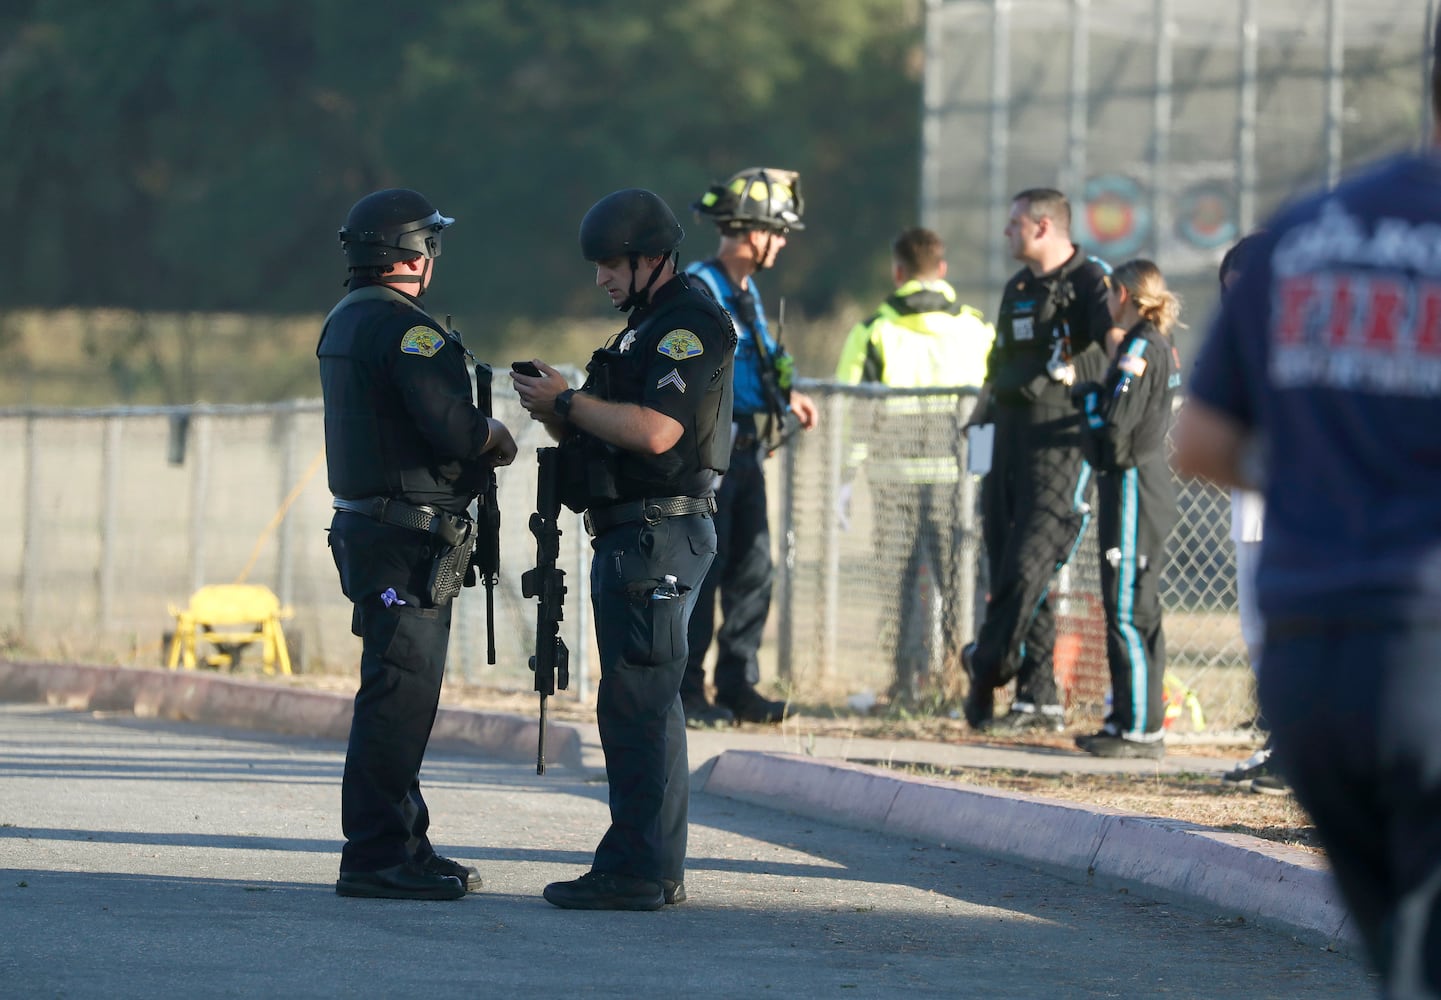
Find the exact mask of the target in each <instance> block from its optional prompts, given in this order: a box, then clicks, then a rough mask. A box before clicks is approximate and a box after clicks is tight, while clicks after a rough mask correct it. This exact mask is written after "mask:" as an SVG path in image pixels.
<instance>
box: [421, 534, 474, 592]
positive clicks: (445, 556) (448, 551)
mask: <svg viewBox="0 0 1441 1000" xmlns="http://www.w3.org/2000/svg"><path fill="white" fill-rule="evenodd" d="M464 523H465V530H464V532H463V533H462V535H461V537H460V540H459V541H458V542H456V544H454V545H445V544H444V543H441V542H439V540H438V539H437V544H440V545H441V548H440V551H439V552H438V553H437V554H436V556H435V559H434V561H433V562H432V563H431V564H430V582H429V585H428V591H429V596H430V602H431V604H433V605H435V606H436V607H443V606H444V605H446V604H449V603H450V602H451V601H452V600H454V599H455V595H456V594H459V593H460V588H461V587H462V586H464V585H465V577H466V572H467V571H468V570H469V568H470V560H471V556H472V555H474V553H475V543H476V530H475V522H474V521H466V522H464Z"/></svg>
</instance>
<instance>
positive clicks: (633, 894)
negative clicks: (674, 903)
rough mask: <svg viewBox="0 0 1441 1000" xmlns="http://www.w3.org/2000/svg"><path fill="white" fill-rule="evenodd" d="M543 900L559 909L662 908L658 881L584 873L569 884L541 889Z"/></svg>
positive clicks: (661, 895)
mask: <svg viewBox="0 0 1441 1000" xmlns="http://www.w3.org/2000/svg"><path fill="white" fill-rule="evenodd" d="M544 895H545V900H546V902H548V903H551V904H553V905H555V906H559V907H560V908H561V909H563V910H659V909H660V908H661V907H662V906H664V905H665V890H664V889H663V888H662V886H661V883H660V882H653V881H651V880H650V879H644V878H636V877H635V876H633V875H614V874H611V873H610V872H586V873H585V874H584V875H582V876H581V877H580V878H578V879H575V880H573V881H570V882H552V883H551V884H550V885H548V886H546V887H545V892H544Z"/></svg>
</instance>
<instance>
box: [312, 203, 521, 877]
mask: <svg viewBox="0 0 1441 1000" xmlns="http://www.w3.org/2000/svg"><path fill="white" fill-rule="evenodd" d="M454 221H455V220H454V219H451V218H447V217H446V216H444V215H441V214H440V213H439V212H437V211H436V210H435V208H434V206H432V205H431V204H430V202H429V201H427V200H426V199H425V198H424V197H422V196H421V195H420V194H418V193H416V192H415V191H410V190H406V189H403V188H393V189H388V190H384V191H377V192H375V193H374V194H370V195H367V196H366V197H364V198H362V199H361V200H360V201H358V202H356V203H355V206H354V207H353V208H351V210H350V214H349V215H348V216H347V217H346V220H345V226H344V228H342V229H341V230H340V244H341V248H342V249H343V250H344V252H345V256H346V259H347V261H348V262H349V267H350V278H349V280H348V282H347V284H348V285H349V287H350V291H349V294H347V295H346V296H345V297H344V298H343V299H341V301H340V302H339V304H337V305H336V307H335V308H334V309H332V310H331V312H330V315H329V316H327V317H326V319H325V324H324V328H323V330H322V331H321V335H320V345H319V347H318V348H317V349H316V355H317V356H318V357H319V358H320V381H321V389H322V391H323V394H324V397H325V450H326V459H327V462H328V466H329V475H330V490H331V492H332V493H333V494H334V495H335V508H336V513H335V518H334V520H333V521H332V522H331V527H330V549H331V554H332V555H333V556H334V558H335V565H336V568H337V569H338V570H339V571H340V585H341V588H342V590H344V592H345V595H346V596H347V597H349V598H350V600H351V601H352V602H353V603H354V605H355V613H354V618H353V621H352V626H351V628H352V631H354V632H355V634H356V635H358V636H360V637H361V640H362V652H361V657H360V690H359V691H358V692H357V693H356V696H355V714H354V717H353V720H352V722H351V728H350V744H349V746H348V748H347V750H346V755H345V774H344V777H343V778H342V782H341V826H342V828H343V829H344V832H345V847H344V848H343V849H342V851H341V856H340V879H339V881H338V882H336V886H335V891H336V892H337V893H338V894H340V895H342V896H365V897H385V898H392V899H456V898H459V897H461V896H463V895H464V894H465V892H466V890H467V889H470V890H472V891H473V890H477V889H479V888H480V873H479V872H478V871H476V869H475V868H473V867H471V866H469V865H463V864H460V863H458V862H455V861H451V860H450V859H448V858H444V857H441V856H440V855H439V854H437V853H436V852H435V849H434V848H433V847H432V846H431V844H430V840H429V838H428V837H427V835H426V834H427V829H428V827H429V825H430V814H429V812H428V811H427V809H426V805H425V799H424V798H423V797H422V796H421V792H420V782H419V774H420V765H421V761H422V759H423V758H424V756H425V747H426V743H427V742H428V741H429V739H430V729H431V725H432V723H433V722H434V721H435V711H436V706H437V704H438V703H439V700H440V685H441V679H442V677H443V676H444V673H445V653H446V647H447V645H448V644H449V640H450V612H451V600H452V599H453V597H454V596H455V591H456V589H457V588H458V586H459V583H460V579H461V578H462V577H463V575H464V572H465V566H466V564H467V563H468V561H469V551H470V548H473V546H474V539H475V536H474V530H475V529H474V523H473V522H472V520H471V518H470V514H469V513H468V510H469V507H470V504H471V501H472V500H473V499H474V498H475V496H476V494H477V493H478V492H479V490H480V489H481V487H482V485H483V483H484V481H485V478H486V474H487V473H488V471H489V469H490V468H492V467H494V466H500V465H509V464H510V463H511V462H512V461H513V460H514V459H515V441H514V440H513V439H512V438H511V435H510V431H509V430H507V429H506V427H505V425H504V424H502V423H500V421H498V420H494V419H491V418H488V417H486V416H485V415H484V414H482V413H481V412H480V411H479V410H478V409H476V406H475V402H474V398H473V396H472V395H471V384H470V375H469V372H468V371H467V368H466V359H467V358H468V357H469V356H470V352H469V351H467V350H466V349H465V347H464V346H463V345H462V344H461V342H460V338H459V336H458V335H457V334H455V333H454V332H453V331H450V330H447V329H446V328H445V327H444V326H443V325H441V324H440V323H438V322H436V320H435V319H434V318H432V317H431V316H430V315H429V314H428V313H427V312H426V311H425V310H424V309H423V308H422V307H421V305H420V301H419V300H420V297H421V296H422V295H424V294H425V292H426V290H427V288H428V287H429V285H430V279H431V276H432V273H433V269H434V264H435V258H437V257H439V256H440V238H441V233H442V232H443V231H444V230H445V229H446V228H447V227H448V226H450V225H451V224H452V223H453V222H454Z"/></svg>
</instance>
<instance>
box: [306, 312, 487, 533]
mask: <svg viewBox="0 0 1441 1000" xmlns="http://www.w3.org/2000/svg"><path fill="white" fill-rule="evenodd" d="M361 292H362V294H363V296H365V297H362V298H360V299H359V301H353V302H351V303H350V304H342V306H341V307H340V308H339V309H338V311H336V312H334V313H332V314H331V316H330V317H329V319H328V321H327V322H326V324H325V329H324V330H323V331H322V332H321V335H320V345H319V346H318V347H317V348H316V352H315V353H316V355H317V356H318V357H319V359H320V383H321V390H322V392H323V395H324V398H325V449H326V459H327V464H328V467H329V476H330V490H331V492H332V493H334V494H335V495H336V496H338V497H347V498H360V497H371V496H388V497H392V498H395V499H400V500H404V501H406V502H408V503H415V504H433V505H436V506H438V507H441V508H442V509H445V510H449V511H452V512H455V513H458V512H461V511H463V510H465V509H466V507H468V506H469V504H470V500H471V498H472V497H473V496H474V494H475V487H474V486H473V484H474V483H476V482H478V481H479V480H478V473H479V471H480V470H481V469H483V468H484V459H483V458H482V453H483V451H484V449H485V445H486V442H487V441H488V440H489V437H490V425H489V424H488V423H487V421H486V418H485V416H484V415H483V414H481V412H480V411H479V410H477V409H476V407H475V402H474V398H473V396H472V395H471V386H470V373H469V372H468V371H467V370H466V364H465V361H466V358H465V351H464V349H463V348H462V347H461V345H460V342H459V339H458V338H455V337H453V336H450V335H447V333H446V331H445V330H444V328H443V327H442V326H441V325H440V324H439V323H437V322H436V321H435V320H434V319H432V318H431V317H430V316H429V315H428V314H427V313H425V312H424V311H422V310H421V308H420V306H419V305H418V304H417V303H416V300H415V299H413V298H411V297H410V296H408V295H404V294H402V293H400V292H397V291H394V290H392V289H388V288H382V287H380V286H367V287H366V288H364V289H362V290H361ZM352 294H355V293H352ZM342 302H343V300H342Z"/></svg>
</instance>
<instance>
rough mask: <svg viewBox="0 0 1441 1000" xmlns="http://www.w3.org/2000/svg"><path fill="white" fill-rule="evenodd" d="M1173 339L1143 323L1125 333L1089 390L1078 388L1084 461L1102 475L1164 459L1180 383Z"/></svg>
mask: <svg viewBox="0 0 1441 1000" xmlns="http://www.w3.org/2000/svg"><path fill="white" fill-rule="evenodd" d="M1180 369H1181V365H1180V362H1179V360H1178V359H1177V357H1176V350H1175V348H1174V347H1173V346H1172V345H1171V340H1170V338H1169V337H1167V336H1166V335H1165V334H1163V333H1161V332H1160V331H1159V330H1157V329H1156V328H1155V327H1154V326H1152V325H1151V324H1150V323H1148V322H1146V321H1144V320H1143V321H1142V322H1140V323H1137V324H1136V325H1135V326H1133V327H1131V329H1129V330H1127V331H1126V335H1125V336H1124V337H1123V338H1122V339H1121V344H1120V346H1119V347H1118V348H1117V351H1116V360H1115V361H1113V362H1111V365H1110V367H1109V368H1108V369H1107V370H1106V376H1105V378H1104V379H1103V380H1102V382H1101V383H1100V385H1099V386H1094V387H1093V391H1086V390H1087V389H1091V388H1092V387H1089V386H1082V387H1078V389H1079V391H1078V393H1077V395H1078V396H1080V397H1081V405H1082V407H1083V409H1084V410H1085V427H1086V431H1085V436H1086V440H1087V445H1086V448H1085V451H1086V458H1087V460H1088V461H1089V462H1090V463H1091V464H1092V465H1093V466H1095V467H1096V468H1097V469H1098V470H1099V471H1101V472H1112V471H1115V470H1117V469H1129V468H1133V467H1135V466H1137V465H1140V464H1142V463H1144V462H1146V461H1153V460H1159V461H1161V462H1162V463H1164V462H1165V459H1166V431H1167V428H1169V427H1170V424H1171V404H1172V400H1173V399H1174V398H1175V395H1176V390H1177V389H1178V388H1179V387H1180V384H1181V371H1180Z"/></svg>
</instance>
